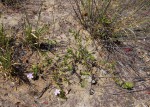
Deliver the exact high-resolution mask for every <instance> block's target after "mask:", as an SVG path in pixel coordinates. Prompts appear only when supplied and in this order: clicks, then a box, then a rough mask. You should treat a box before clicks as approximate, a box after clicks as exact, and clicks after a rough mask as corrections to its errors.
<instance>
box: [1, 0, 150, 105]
mask: <svg viewBox="0 0 150 107" xmlns="http://www.w3.org/2000/svg"><path fill="white" fill-rule="evenodd" d="M40 4H41V0H29V1H27V2H25V3H24V8H25V10H26V11H27V14H28V16H29V17H30V20H31V21H32V22H33V24H34V23H35V22H36V21H35V20H37V17H38V14H37V13H38V10H39V8H40V7H41V6H40ZM0 8H1V10H0V12H1V13H3V15H2V16H1V18H0V22H3V24H4V25H5V26H6V28H12V29H15V30H17V29H21V28H20V26H21V24H22V23H23V17H24V14H23V12H24V8H23V7H20V8H19V9H15V8H9V7H8V8H7V7H5V6H4V5H2V4H1V3H0ZM6 8H7V9H6ZM54 22H55V23H54ZM42 23H46V24H47V23H49V24H50V25H52V28H51V30H52V31H50V36H51V38H59V36H60V35H62V34H65V35H68V30H69V29H70V28H71V29H80V28H81V26H80V25H79V24H78V23H77V21H76V18H75V16H74V14H73V10H72V8H71V5H70V4H69V2H68V0H43V5H42V10H41V21H40V24H42ZM54 25H55V27H54ZM46 36H47V35H46ZM48 37H49V36H48ZM62 41H63V42H65V39H62ZM66 44H67V43H66ZM97 57H99V56H97ZM98 75H99V76H104V75H107V74H104V73H98ZM108 76H109V74H108ZM88 79H89V77H87V81H88ZM146 82H147V83H146V87H148V86H149V80H148V81H146ZM31 83H33V85H26V84H23V85H18V84H17V83H16V82H14V81H10V80H5V79H4V78H3V77H2V76H1V77H0V107H149V106H150V93H149V91H148V90H145V91H142V89H143V88H144V87H143V86H141V87H140V86H138V85H139V84H140V85H142V84H144V83H142V82H140V83H138V84H137V88H135V90H132V91H128V90H124V89H121V88H120V87H118V86H116V84H115V83H114V81H112V80H111V79H109V78H99V79H98V83H97V84H96V85H92V86H91V83H90V82H87V84H86V86H85V87H84V88H82V87H81V86H80V84H79V81H78V79H77V77H76V76H72V84H71V85H69V86H67V85H66V86H65V89H66V93H67V94H66V96H67V98H68V99H67V100H64V99H61V98H59V97H57V96H55V95H54V91H55V89H56V87H53V86H48V84H49V83H50V80H49V79H47V80H46V81H45V80H43V79H39V80H37V81H31ZM45 87H48V89H47V90H46V92H44V94H43V95H42V96H40V95H41V92H42V90H44V89H45ZM91 91H92V92H93V94H92V95H90V92H91ZM133 91H137V92H133ZM39 96H40V98H39Z"/></svg>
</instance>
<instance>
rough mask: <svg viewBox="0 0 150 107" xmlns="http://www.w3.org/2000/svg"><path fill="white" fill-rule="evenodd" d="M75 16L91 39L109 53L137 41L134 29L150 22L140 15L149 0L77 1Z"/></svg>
mask: <svg viewBox="0 0 150 107" xmlns="http://www.w3.org/2000/svg"><path fill="white" fill-rule="evenodd" d="M74 3H75V6H73V8H74V11H75V14H76V16H77V18H78V20H79V22H80V23H81V25H83V27H84V29H86V30H87V31H88V32H89V33H90V34H91V37H92V38H93V39H94V40H96V41H98V42H100V43H102V44H103V46H104V47H105V48H106V49H107V50H108V51H110V52H112V51H113V50H115V49H116V48H118V46H119V47H120V45H121V44H122V41H125V40H126V39H127V38H131V39H133V38H135V39H136V37H135V31H134V29H135V28H137V27H140V25H141V24H143V23H147V22H148V19H149V18H148V17H147V16H145V17H142V18H141V17H139V16H138V15H137V14H138V13H139V12H141V11H142V10H144V9H145V8H148V6H149V1H148V0H136V1H124V0H74Z"/></svg>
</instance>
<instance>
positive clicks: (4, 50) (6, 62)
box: [0, 25, 12, 70]
mask: <svg viewBox="0 0 150 107" xmlns="http://www.w3.org/2000/svg"><path fill="white" fill-rule="evenodd" d="M10 40H11V38H10V37H7V35H6V34H5V31H4V27H3V25H1V26H0V65H2V67H3V69H4V70H9V69H11V55H12V49H11V47H10Z"/></svg>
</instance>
